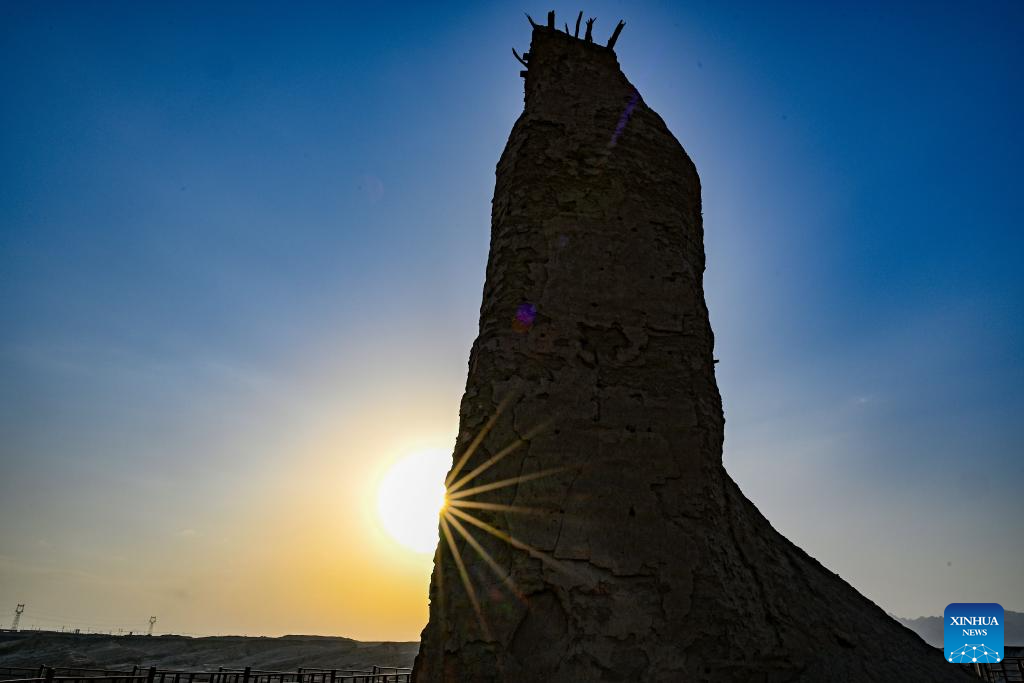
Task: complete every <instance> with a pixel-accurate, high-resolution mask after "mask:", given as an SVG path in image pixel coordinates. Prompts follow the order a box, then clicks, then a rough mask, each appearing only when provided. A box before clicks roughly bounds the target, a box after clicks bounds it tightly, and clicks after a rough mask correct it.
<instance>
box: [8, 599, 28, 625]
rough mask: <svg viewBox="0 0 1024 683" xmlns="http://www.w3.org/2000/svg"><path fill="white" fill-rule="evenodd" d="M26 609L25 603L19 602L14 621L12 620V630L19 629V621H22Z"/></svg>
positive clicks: (15, 609)
mask: <svg viewBox="0 0 1024 683" xmlns="http://www.w3.org/2000/svg"><path fill="white" fill-rule="evenodd" d="M24 611H25V603H19V604H18V606H17V607H15V608H14V621H12V622H11V630H12V631H17V630H18V622H19V621H21V615H22V613H23V612H24Z"/></svg>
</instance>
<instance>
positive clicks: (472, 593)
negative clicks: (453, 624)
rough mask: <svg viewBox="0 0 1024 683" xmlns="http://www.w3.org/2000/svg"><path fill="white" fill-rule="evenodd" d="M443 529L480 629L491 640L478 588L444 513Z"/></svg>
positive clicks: (442, 518) (442, 519)
mask: <svg viewBox="0 0 1024 683" xmlns="http://www.w3.org/2000/svg"><path fill="white" fill-rule="evenodd" d="M441 531H442V532H443V533H444V537H445V540H446V541H448V547H449V548H450V549H451V551H452V558H453V559H454V560H455V566H456V567H457V568H458V570H459V576H460V577H461V578H462V585H463V586H464V587H465V588H466V595H467V596H468V597H469V602H470V603H471V604H472V605H473V611H474V612H476V618H477V619H478V620H479V621H480V630H481V631H483V634H484V637H485V638H486V639H487V640H490V639H491V632H490V629H488V628H487V622H486V621H485V620H484V613H483V610H482V609H481V608H480V600H478V599H477V597H476V589H474V588H473V583H472V582H471V581H470V580H469V572H468V571H466V565H465V563H464V562H463V561H462V553H460V552H459V549H458V547H457V546H456V545H455V539H454V538H452V530H451V529H450V528H449V526H448V520H447V519H446V518H445V516H444V515H442V516H441Z"/></svg>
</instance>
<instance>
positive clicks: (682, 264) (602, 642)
mask: <svg viewBox="0 0 1024 683" xmlns="http://www.w3.org/2000/svg"><path fill="white" fill-rule="evenodd" d="M576 19H577V21H576V26H579V24H580V22H581V21H582V19H583V17H582V16H580V15H578V16H577V17H576ZM593 25H594V20H593V19H591V20H590V21H588V22H587V23H586V33H585V34H584V36H583V37H582V38H580V37H578V36H579V31H578V29H576V30H573V31H571V32H570V27H569V26H568V24H566V26H565V30H564V31H560V30H556V29H555V16H554V13H553V12H551V13H549V14H548V17H547V22H546V25H539V24H536V23H534V25H533V36H532V42H531V45H530V49H529V52H528V53H526V54H523V55H521V56H519V55H518V54H517V57H518V58H519V59H520V60H521V63H522V64H523V65H524V66H525V67H526V68H525V70H524V71H523V72H522V74H523V76H524V78H525V88H526V92H525V108H524V111H523V113H522V115H521V116H520V117H519V119H518V120H517V121H516V123H515V125H514V126H513V128H512V132H511V135H510V136H509V140H508V144H507V145H506V147H505V150H504V152H503V153H502V156H501V159H500V160H499V161H498V165H497V176H496V182H495V189H494V201H493V203H492V207H491V242H490V255H489V259H488V263H487V271H486V282H485V285H484V291H483V303H482V305H481V307H480V328H479V335H478V337H477V339H476V341H475V342H474V344H473V348H472V351H471V352H470V361H469V373H468V377H467V380H466V391H465V394H464V395H463V399H462V405H461V407H460V414H459V422H460V426H459V435H458V440H457V443H456V449H455V458H454V460H453V465H452V469H451V471H450V472H449V475H448V477H447V481H446V485H447V489H448V504H447V506H446V508H445V511H444V513H443V514H442V516H441V520H440V527H441V528H440V531H441V542H440V545H439V547H438V551H437V556H436V559H435V561H434V575H433V579H432V581H431V588H430V621H429V623H428V625H427V627H426V628H425V629H424V631H423V635H422V639H421V642H420V651H419V655H418V656H417V658H416V663H415V668H414V672H413V676H412V679H413V681H415V683H461V682H462V681H473V682H474V683H497V682H499V681H509V682H513V681H515V682H518V681H527V682H529V681H548V680H550V681H646V682H648V683H675V682H676V681H703V682H705V683H732V682H733V681H793V682H795V681H801V682H807V681H831V682H837V683H838V682H840V681H857V682H858V683H860V682H862V681H881V682H886V683H887V682H888V681H892V680H901V681H921V682H922V683H939V682H942V681H950V682H953V681H966V680H970V679H969V678H968V677H967V674H965V673H964V672H962V671H960V670H959V668H957V667H955V666H951V665H950V664H949V663H948V662H946V661H945V660H944V659H943V658H942V656H941V655H940V654H939V652H938V650H937V649H936V648H933V647H929V646H928V645H927V644H926V643H925V642H924V641H922V640H921V638H920V637H918V636H917V635H916V634H915V633H913V632H912V631H910V630H908V629H907V628H905V627H904V626H902V625H901V624H899V623H898V622H896V621H895V620H894V619H892V618H891V617H889V616H888V615H886V613H885V612H884V611H882V610H881V609H879V607H878V606H877V605H875V604H873V603H872V602H871V601H870V600H868V599H867V598H865V597H864V596H862V595H860V594H859V593H858V592H857V591H856V590H855V589H854V588H852V587H851V586H850V585H849V584H847V583H846V582H845V581H843V580H842V579H841V578H840V577H839V576H837V575H836V574H834V573H832V572H831V571H829V570H828V569H826V568H825V567H822V566H821V564H819V563H818V562H817V561H816V560H814V558H812V557H810V556H809V555H808V554H807V553H805V552H804V551H802V550H801V549H800V548H798V547H796V546H795V545H793V544H792V543H790V542H789V541H788V540H786V538H784V537H783V536H782V535H781V534H780V533H779V532H777V531H776V530H775V529H773V528H772V526H771V524H769V523H768V521H767V520H766V519H765V518H764V517H763V516H762V515H761V513H760V512H758V510H757V509H756V508H755V507H754V505H753V503H751V502H750V501H749V500H747V498H746V497H745V496H744V495H743V493H742V492H741V491H740V489H739V487H738V486H737V485H736V484H735V482H733V480H732V479H731V478H730V477H729V475H728V473H727V472H726V471H725V468H724V467H723V465H722V442H723V438H724V430H725V420H724V416H723V413H722V399H721V396H720V395H719V392H718V386H717V383H716V379H715V363H716V360H715V358H714V355H713V353H712V352H713V346H714V338H713V335H712V332H711V325H710V322H709V319H708V309H707V305H706V304H705V300H704V286H703V274H704V265H705V254H704V229H703V219H702V215H701V188H700V179H699V178H698V176H697V169H696V167H695V166H694V164H693V162H692V161H691V160H690V158H689V156H687V154H686V152H685V151H684V150H683V148H682V147H681V146H680V145H679V142H678V141H677V140H676V139H675V137H673V135H672V133H671V132H670V131H669V129H668V127H667V126H666V125H665V122H664V121H663V120H662V119H661V117H660V116H658V114H657V113H656V112H655V111H654V110H653V109H651V107H650V106H648V104H647V103H646V102H645V101H644V99H643V97H642V96H641V95H640V93H639V92H638V91H637V89H636V88H635V87H634V86H633V85H632V84H631V83H630V82H629V81H628V80H627V79H626V76H625V75H624V74H623V73H622V71H621V69H620V68H619V64H618V60H617V59H616V56H615V52H614V51H613V49H612V48H613V46H614V45H615V39H616V38H617V37H618V35H619V33H620V32H621V26H622V24H621V23H620V24H619V25H618V27H617V28H616V29H615V30H614V32H613V33H612V37H611V39H609V41H608V43H607V44H606V45H601V44H598V43H596V42H594V37H593ZM470 57H472V56H470ZM665 77H666V78H667V79H668V80H669V81H670V82H671V81H672V80H673V79H674V74H673V73H672V72H671V71H670V70H666V72H665ZM442 106H455V105H448V104H444V105H442ZM459 106H461V105H459ZM735 191H736V192H737V193H738V194H739V193H741V192H742V191H743V188H736V190H735ZM781 467H782V466H781V464H778V468H781ZM804 512H805V513H806V514H807V515H814V514H816V512H817V511H816V510H815V509H814V508H813V507H811V506H809V505H808V506H807V507H806V509H805V510H804ZM840 531H841V530H838V529H837V530H836V534H837V535H836V538H837V542H842V536H841V534H840V533H839V532H840ZM895 578H896V577H894V579H895ZM903 580H904V581H907V580H908V579H905V578H904V579H903Z"/></svg>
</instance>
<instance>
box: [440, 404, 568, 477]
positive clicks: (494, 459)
mask: <svg viewBox="0 0 1024 683" xmlns="http://www.w3.org/2000/svg"><path fill="white" fill-rule="evenodd" d="M549 424H551V421H550V420H549V421H547V422H545V423H543V424H541V425H538V426H537V427H534V428H533V429H531V430H530V431H529V432H527V433H526V435H525V436H522V437H520V438H518V439H516V440H515V441H513V442H512V443H510V444H509V445H508V446H505V447H504V448H502V449H501V450H500V451H498V452H497V453H495V454H494V455H492V456H491V457H490V458H488V459H487V460H485V461H484V462H483V463H481V464H480V465H478V466H477V467H476V468H474V469H473V470H472V471H471V472H470V473H469V474H467V475H465V476H464V477H462V478H461V479H459V480H458V481H457V482H455V483H454V484H452V485H450V486H449V487H448V491H449V492H455V491H458V490H459V489H460V488H462V486H463V485H464V484H466V483H468V482H470V481H472V480H473V479H474V478H475V477H478V476H480V475H481V474H483V473H484V472H486V471H487V470H489V469H490V468H491V467H493V466H494V465H496V464H497V463H498V462H499V461H501V460H502V459H503V458H504V457H505V456H506V455H508V454H509V453H512V452H513V451H515V450H516V449H517V448H519V447H520V446H522V445H523V444H524V443H528V442H529V441H530V439H532V438H533V437H535V436H537V434H539V433H540V432H541V431H543V430H544V429H546V428H547V427H548V425H549Z"/></svg>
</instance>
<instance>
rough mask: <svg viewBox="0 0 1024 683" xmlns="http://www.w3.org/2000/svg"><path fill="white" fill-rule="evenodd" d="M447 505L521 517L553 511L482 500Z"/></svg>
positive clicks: (459, 500) (455, 500) (454, 501)
mask: <svg viewBox="0 0 1024 683" xmlns="http://www.w3.org/2000/svg"><path fill="white" fill-rule="evenodd" d="M448 505H449V506H452V507H459V508H475V509H477V510H493V511H495V512H511V513H517V514H522V515H549V514H552V513H554V512H556V511H555V510H552V509H546V508H536V507H527V506H525V505H506V504H504V503H488V502H485V501H482V500H463V499H459V498H456V499H454V500H450V501H448Z"/></svg>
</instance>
